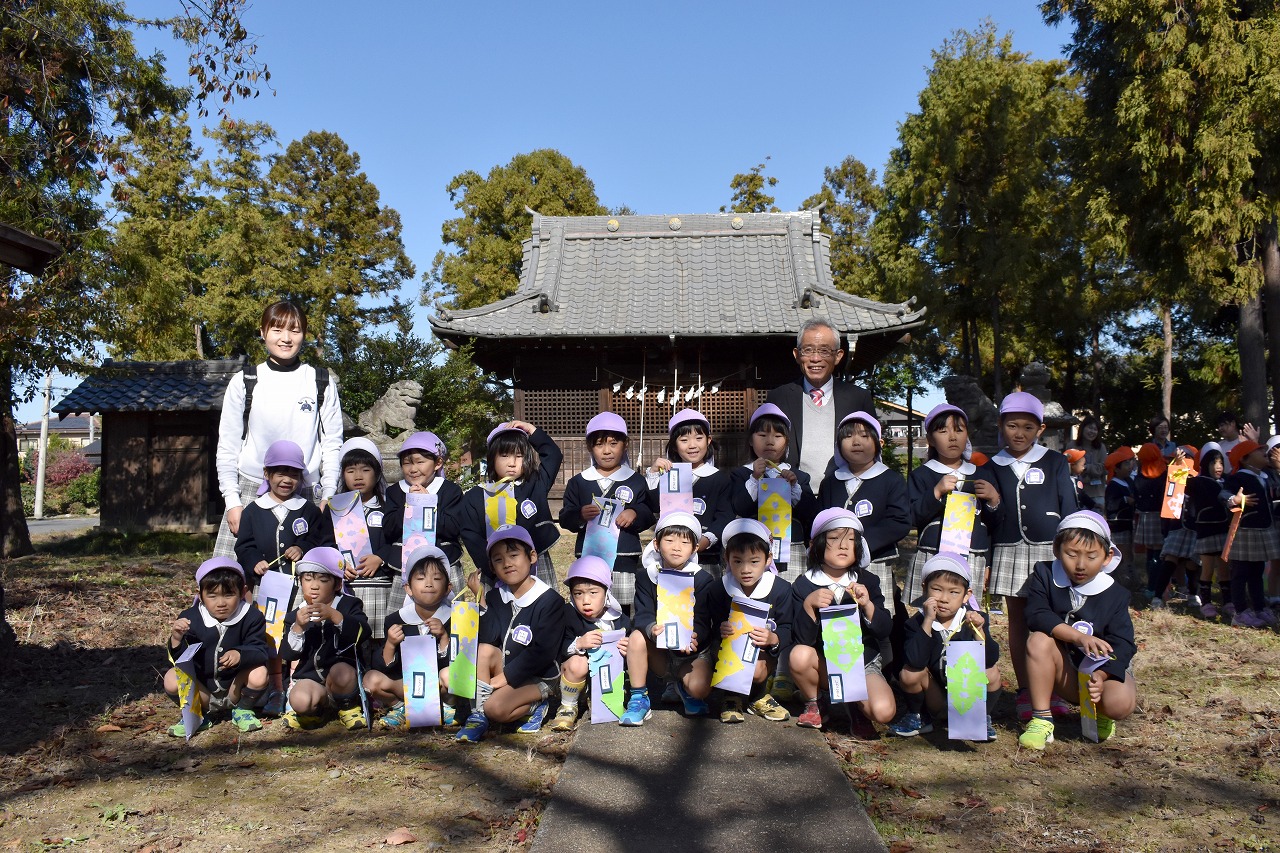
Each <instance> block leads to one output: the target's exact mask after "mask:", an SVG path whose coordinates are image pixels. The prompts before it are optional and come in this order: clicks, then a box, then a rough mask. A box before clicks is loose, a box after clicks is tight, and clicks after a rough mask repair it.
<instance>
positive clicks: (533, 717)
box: [516, 699, 551, 735]
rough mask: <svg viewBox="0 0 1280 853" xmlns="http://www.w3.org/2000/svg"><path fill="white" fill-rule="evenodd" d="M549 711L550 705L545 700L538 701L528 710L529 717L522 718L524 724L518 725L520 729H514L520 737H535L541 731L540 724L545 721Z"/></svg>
mask: <svg viewBox="0 0 1280 853" xmlns="http://www.w3.org/2000/svg"><path fill="white" fill-rule="evenodd" d="M549 710H551V703H550V702H548V701H547V700H546V699H540V700H538V702H537V703H535V704H534V706H533V707H532V708H530V709H529V716H527V717H525V718H524V722H523V723H521V724H520V728H518V729H516V731H517V732H519V733H520V734H522V735H536V734H537V733H538V732H540V731H542V724H543V723H544V722H546V720H547V711H549Z"/></svg>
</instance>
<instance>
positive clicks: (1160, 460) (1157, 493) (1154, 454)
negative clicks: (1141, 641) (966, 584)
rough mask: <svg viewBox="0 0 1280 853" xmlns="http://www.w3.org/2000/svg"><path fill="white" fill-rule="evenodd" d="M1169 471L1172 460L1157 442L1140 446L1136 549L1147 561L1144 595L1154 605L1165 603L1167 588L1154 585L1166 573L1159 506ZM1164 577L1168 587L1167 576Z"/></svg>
mask: <svg viewBox="0 0 1280 853" xmlns="http://www.w3.org/2000/svg"><path fill="white" fill-rule="evenodd" d="M1168 470H1169V463H1168V462H1167V461H1166V460H1165V458H1164V456H1162V455H1161V453H1160V448H1159V447H1158V446H1157V445H1155V444H1153V443H1151V442H1147V443H1146V444H1144V445H1142V446H1141V447H1139V448H1138V476H1137V477H1136V478H1135V479H1134V482H1133V509H1134V514H1133V550H1134V553H1135V554H1137V555H1139V556H1140V557H1142V558H1143V559H1144V561H1145V563H1146V570H1147V588H1146V590H1145V591H1144V594H1145V595H1146V598H1147V601H1149V602H1151V606H1152V607H1163V606H1164V588H1163V586H1162V587H1161V588H1160V589H1158V590H1157V589H1155V586H1156V584H1157V583H1158V582H1159V581H1160V578H1161V576H1162V575H1163V572H1162V571H1161V566H1160V552H1161V551H1163V550H1164V522H1162V521H1161V520H1160V505H1161V503H1162V502H1163V501H1164V486H1165V475H1166V473H1167V472H1168ZM1164 580H1165V584H1164V585H1165V586H1167V585H1168V578H1165V579H1164ZM1157 602H1159V603H1158V604H1157Z"/></svg>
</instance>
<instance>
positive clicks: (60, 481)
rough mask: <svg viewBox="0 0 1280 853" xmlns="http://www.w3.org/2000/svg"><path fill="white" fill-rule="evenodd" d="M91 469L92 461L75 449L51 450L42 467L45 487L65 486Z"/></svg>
mask: <svg viewBox="0 0 1280 853" xmlns="http://www.w3.org/2000/svg"><path fill="white" fill-rule="evenodd" d="M92 470H93V463H92V462H90V461H89V460H88V459H86V458H85V457H83V456H81V455H80V454H79V453H76V452H75V451H67V450H59V451H53V452H51V453H50V454H49V464H48V465H47V466H45V469H44V484H45V486H46V487H48V486H65V485H67V484H69V483H71V482H72V481H73V480H75V479H76V478H77V477H82V476H84V475H85V474H88V473H89V472H91V471H92Z"/></svg>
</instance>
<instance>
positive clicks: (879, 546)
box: [818, 471, 911, 560]
mask: <svg viewBox="0 0 1280 853" xmlns="http://www.w3.org/2000/svg"><path fill="white" fill-rule="evenodd" d="M845 482H846V481H844V480H841V479H840V478H839V477H837V476H836V475H835V472H834V471H833V472H831V473H828V474H827V476H826V477H825V478H823V480H822V485H821V486H819V487H818V512H821V511H822V510H824V509H829V508H831V507H841V508H843V509H847V510H851V511H852V512H853V514H854V515H856V516H857V517H858V520H859V521H861V522H862V528H863V531H864V533H863V538H865V539H866V540H867V547H868V548H870V549H871V559H872V560H888V559H893V558H895V557H897V556H898V543H899V542H901V541H902V537H904V536H906V535H907V534H908V533H910V532H911V519H910V517H909V516H908V514H907V511H908V507H909V501H908V499H907V482H906V480H904V479H902V475H901V474H899V473H898V472H897V471H883V472H881V473H880V474H879V475H878V476H875V477H872V478H871V479H870V480H863V481H862V485H861V486H859V487H858V491H857V492H856V493H855V494H853V495H852V496H850V495H849V490H848V488H847V487H846V486H845Z"/></svg>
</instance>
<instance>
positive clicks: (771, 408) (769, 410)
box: [747, 403, 791, 429]
mask: <svg viewBox="0 0 1280 853" xmlns="http://www.w3.org/2000/svg"><path fill="white" fill-rule="evenodd" d="M765 415H773V416H774V417H775V418H778V419H779V420H781V421H782V422H783V423H784V424H786V425H787V429H791V418H789V417H787V413H786V412H784V411H782V409H779V408H778V407H777V406H775V405H774V404H773V403H765V404H764V405H763V406H761V407H760V408H758V409H756V410H755V412H753V413H752V415H751V423H750V424H748V426H747V428H748V429H750V428H751V427H754V426H755V425H756V421H758V420H760V419H761V418H763V417H764V416H765Z"/></svg>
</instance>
